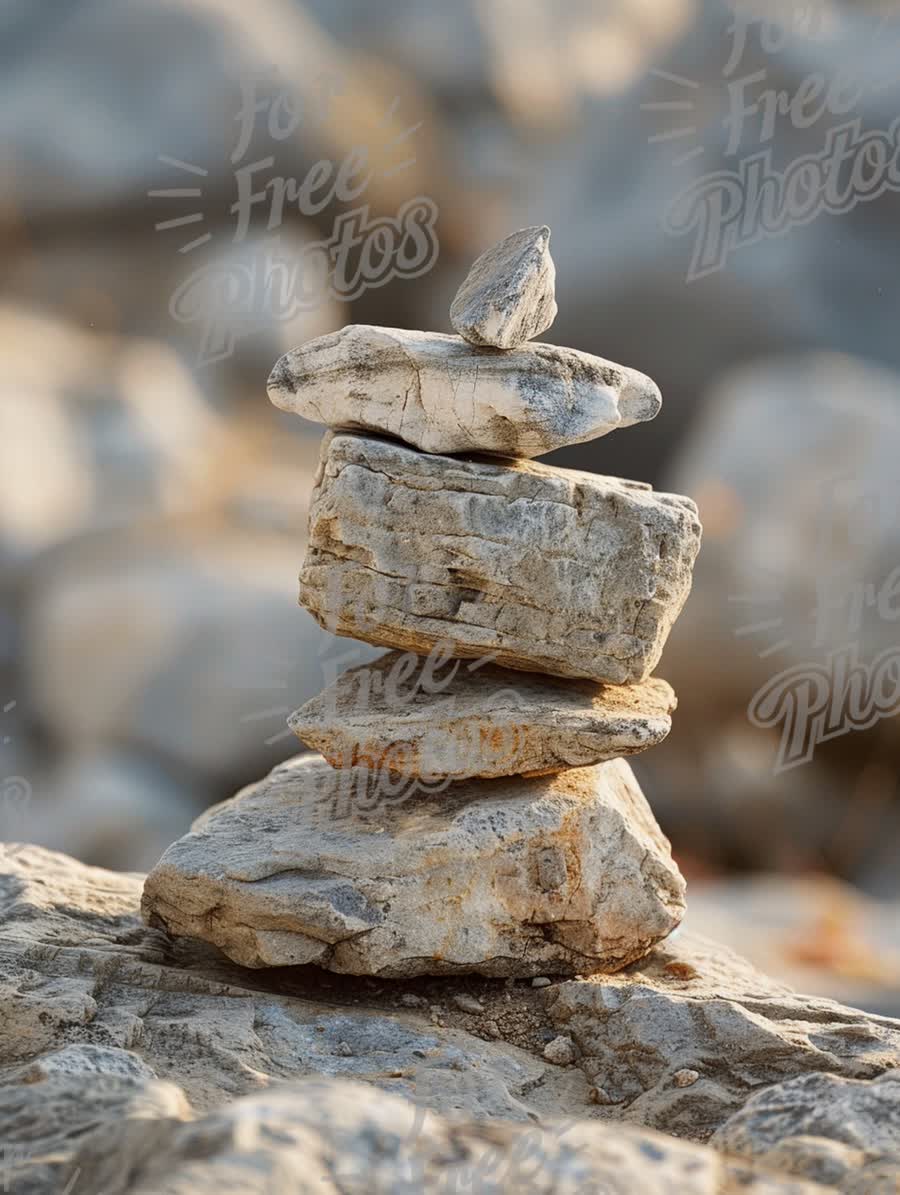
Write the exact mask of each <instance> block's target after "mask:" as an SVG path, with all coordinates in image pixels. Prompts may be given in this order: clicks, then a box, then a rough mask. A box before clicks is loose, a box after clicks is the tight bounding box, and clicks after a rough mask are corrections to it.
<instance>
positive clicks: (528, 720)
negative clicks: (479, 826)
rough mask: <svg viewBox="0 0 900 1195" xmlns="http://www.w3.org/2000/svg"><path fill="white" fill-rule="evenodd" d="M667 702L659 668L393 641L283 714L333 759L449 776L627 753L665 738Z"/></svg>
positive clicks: (541, 768)
mask: <svg viewBox="0 0 900 1195" xmlns="http://www.w3.org/2000/svg"><path fill="white" fill-rule="evenodd" d="M674 708H675V694H674V693H673V692H672V690H671V688H670V687H669V686H668V685H667V684H666V682H665V681H663V680H656V679H651V680H647V681H644V682H643V683H642V684H639V685H595V684H592V683H591V682H589V681H574V680H558V679H556V678H554V677H546V676H537V675H533V674H530V673H527V672H515V671H513V670H511V669H507V668H497V667H496V666H495V665H492V664H487V665H480V663H479V661H477V660H476V661H471V660H470V661H463V660H454V659H449V660H448V659H447V658H446V657H444V656H441V655H440V654H439V653H434V652H432V653H431V654H430V655H429V656H428V657H420V656H416V655H414V654H413V653H412V652H399V651H394V652H388V653H387V655H385V656H382V657H381V659H379V660H376V661H374V662H373V663H371V664H363V665H361V666H360V667H358V668H351V669H350V670H349V671H347V672H345V673H344V674H343V675H342V676H340V677H339V678H338V680H337V681H336V682H335V684H333V685H332V686H331V687H330V688H328V689H326V690H325V691H324V692H323V693H320V694H319V696H318V697H314V698H313V699H312V700H311V701H308V702H307V703H306V705H304V706H303V707H302V709H299V710H297V712H296V713H295V714H293V715H292V716H291V717H290V718H289V719H288V724H289V726H290V727H291V729H292V730H293V732H294V734H296V735H297V737H298V738H299V739H301V740H302V741H303V742H304V743H305V744H306V745H307V746H308V747H311V748H312V749H313V750H314V751H318V752H320V753H321V754H322V755H324V756H325V758H326V759H327V760H328V762H329V763H330V764H331V765H332V767H336V768H350V767H368V768H374V769H376V770H378V769H384V768H387V769H390V770H391V771H394V772H398V773H400V774H401V775H405V776H419V777H424V778H425V779H431V778H442V777H449V778H451V779H453V780H458V779H466V778H469V777H473V776H485V777H490V776H515V775H545V774H549V773H554V772H562V771H565V770H566V769H567V768H576V767H587V766H588V765H590V764H595V763H601V762H602V761H604V760H607V759H616V758H618V757H619V756H623V755H634V754H635V753H637V752H638V751H644V750H646V749H647V748H648V747H652V746H654V745H655V744H656V743H659V742H661V741H662V740H663V739H664V738H665V736H666V735H667V734H668V733H669V729H670V728H671V724H672V723H671V718H670V713H671V711H672V710H673V709H674Z"/></svg>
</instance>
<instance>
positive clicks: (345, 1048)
mask: <svg viewBox="0 0 900 1195" xmlns="http://www.w3.org/2000/svg"><path fill="white" fill-rule="evenodd" d="M337 1052H338V1053H339V1054H340V1055H341V1057H342V1058H352V1057H353V1050H352V1049H351V1048H350V1045H349V1044H348V1043H347V1042H345V1041H342V1042H340V1043H339V1044H338V1048H337Z"/></svg>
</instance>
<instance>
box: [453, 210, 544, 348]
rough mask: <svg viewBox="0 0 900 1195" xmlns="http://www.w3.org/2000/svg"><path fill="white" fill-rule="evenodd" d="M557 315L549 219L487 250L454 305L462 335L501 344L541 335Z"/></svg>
mask: <svg viewBox="0 0 900 1195" xmlns="http://www.w3.org/2000/svg"><path fill="white" fill-rule="evenodd" d="M556 315H557V306H556V266H555V265H554V264H553V258H552V257H551V256H550V229H549V228H548V227H547V226H546V224H545V225H544V226H543V227H539V228H523V229H521V230H520V231H519V232H514V233H513V234H512V236H508V237H506V239H505V240H502V241H501V242H500V243H499V244H498V245H494V246H493V247H492V248H490V249H488V250H487V252H486V253H482V255H481V257H479V258H478V260H477V261H476V262H475V264H474V265H473V266H472V268H471V270H470V271H469V274H468V277H467V278H466V280H465V282H463V284H462V286H461V287H460V288H459V290H458V291H457V294H456V298H455V299H454V300H453V304H452V306H451V308H450V322H451V323H452V324H453V327H454V328H455V329H456V331H457V332H458V333H459V334H460V336H462V337H463V338H464V339H465V340H468V341H469V343H470V344H478V345H484V346H493V347H494V348H498V349H514V348H518V346H519V345H520V344H525V342H526V341H528V340H533V339H534V338H535V336H540V334H541V333H542V332H546V331H547V329H548V328H549V327H550V325H551V324H552V323H553V321H554V320H555V319H556Z"/></svg>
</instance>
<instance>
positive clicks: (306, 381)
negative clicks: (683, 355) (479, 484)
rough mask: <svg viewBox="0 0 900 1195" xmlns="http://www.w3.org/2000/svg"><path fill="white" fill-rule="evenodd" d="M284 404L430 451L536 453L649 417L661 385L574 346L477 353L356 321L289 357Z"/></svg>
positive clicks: (281, 393) (277, 387) (282, 366)
mask: <svg viewBox="0 0 900 1195" xmlns="http://www.w3.org/2000/svg"><path fill="white" fill-rule="evenodd" d="M269 397H270V398H271V400H272V402H273V403H274V404H275V406H276V407H280V408H281V409H282V410H284V411H292V412H294V413H296V414H298V415H303V416H305V417H306V418H307V419H312V420H314V421H315V422H317V423H325V424H327V425H328V426H329V427H336V428H350V429H354V430H362V431H373V432H383V433H387V434H388V435H391V436H396V437H397V438H398V439H400V440H405V441H406V442H407V443H409V444H413V445H414V446H415V447H416V448H420V449H422V450H423V451H424V452H487V453H495V454H499V455H501V456H515V457H533V456H542V455H543V454H544V453H547V452H552V451H553V450H554V449H555V448H563V447H565V445H567V444H581V443H583V442H584V441H586V440H594V439H596V438H597V437H598V436H605V435H606V434H607V433H608V432H611V431H615V430H616V428H620V427H631V426H632V424H635V423H642V422H643V421H645V420H647V419H653V418H654V417H655V416H656V415H657V414H658V413H659V409H660V407H661V405H662V399H661V397H660V393H659V389H658V387H657V386H656V383H655V382H653V381H651V379H650V378H648V377H646V376H645V375H644V374H642V373H639V372H638V371H637V370H634V369H629V368H628V367H627V366H624V365H616V364H615V363H613V362H611V361H604V360H603V359H602V358H601V357H592V356H591V355H590V354H588V353H581V352H578V350H576V349H567V348H558V347H557V346H556V345H551V344H530V345H528V346H527V347H524V348H521V349H517V350H515V351H514V352H509V353H500V352H497V351H496V349H479V348H475V347H474V346H472V345H470V344H467V343H466V341H465V340H463V339H461V338H460V337H458V336H445V335H443V334H442V333H438V332H411V331H405V330H402V329H398V328H373V327H369V326H368V325H365V324H350V325H348V326H347V327H346V328H342V329H341V331H340V332H332V333H331V334H330V335H328V336H320V337H319V338H318V339H316V340H311V341H309V343H308V344H304V345H301V346H300V347H299V348H296V349H293V350H292V351H291V352H290V353H286V354H285V355H284V356H283V357H281V358H280V359H279V360H278V361H277V362H276V364H275V367H274V369H273V370H272V373H271V375H270V377H269Z"/></svg>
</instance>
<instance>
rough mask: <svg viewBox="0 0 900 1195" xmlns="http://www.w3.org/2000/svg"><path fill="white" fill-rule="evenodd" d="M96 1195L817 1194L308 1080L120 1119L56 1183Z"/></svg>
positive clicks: (667, 1156) (652, 1141)
mask: <svg viewBox="0 0 900 1195" xmlns="http://www.w3.org/2000/svg"><path fill="white" fill-rule="evenodd" d="M76 1174H77V1175H78V1176H79V1177H80V1179H81V1180H82V1181H84V1182H85V1185H86V1189H88V1190H91V1191H95V1190H97V1191H99V1190H102V1191H103V1192H104V1195H128V1193H129V1192H135V1195H137V1192H141V1193H142V1195H154V1193H158V1195H162V1193H163V1192H165V1195H205V1193H207V1192H210V1193H212V1192H221V1191H223V1190H233V1189H234V1187H233V1186H232V1183H233V1182H234V1181H235V1177H236V1175H238V1174H239V1175H240V1176H241V1182H240V1191H241V1192H242V1193H244V1195H269V1193H270V1192H273V1191H278V1192H281V1191H285V1192H286V1191H318V1192H323V1193H327V1192H335V1193H338V1192H340V1193H342V1195H348V1193H353V1195H356V1193H359V1195H362V1193H363V1192H365V1193H367V1195H368V1193H369V1192H371V1193H372V1195H396V1193H397V1192H436V1193H437V1192H448V1191H467V1190H468V1191H484V1192H496V1193H500V1192H509V1193H510V1195H512V1193H513V1192H516V1193H517V1192H521V1191H538V1192H546V1193H548V1195H549V1192H554V1193H557V1195H575V1193H576V1192H594V1193H596V1195H632V1193H633V1192H638V1191H639V1192H641V1195H671V1193H672V1192H676V1191H677V1192H678V1195H738V1193H739V1192H741V1193H743V1192H749V1193H750V1195H803V1193H804V1192H809V1193H810V1195H812V1193H813V1192H815V1191H817V1190H821V1188H819V1187H813V1186H810V1185H808V1184H806V1183H799V1182H792V1181H791V1180H789V1179H783V1178H781V1177H779V1176H777V1175H767V1174H766V1173H765V1172H763V1171H757V1170H754V1169H753V1168H752V1167H746V1166H740V1165H737V1164H734V1163H732V1162H728V1161H726V1160H724V1159H722V1158H721V1157H720V1156H718V1155H717V1154H716V1153H715V1152H714V1151H713V1150H705V1149H702V1148H700V1147H698V1146H696V1145H687V1144H685V1143H684V1142H681V1141H674V1140H672V1139H671V1138H666V1137H663V1136H661V1135H659V1134H655V1133H648V1132H646V1131H644V1132H641V1131H638V1130H635V1129H634V1128H628V1129H625V1130H624V1131H623V1130H621V1129H619V1128H618V1127H616V1128H608V1127H605V1128H600V1127H597V1126H593V1125H589V1124H572V1123H571V1122H570V1123H568V1124H566V1123H559V1124H548V1125H546V1126H531V1127H525V1126H522V1125H510V1124H502V1123H501V1124H495V1125H490V1126H486V1125H484V1124H477V1123H472V1122H471V1121H470V1122H466V1121H462V1122H459V1121H456V1122H454V1121H450V1120H446V1119H444V1118H442V1117H439V1116H435V1115H434V1114H433V1113H430V1112H427V1111H423V1110H422V1109H420V1108H416V1106H415V1105H414V1104H412V1103H410V1102H409V1101H407V1100H403V1099H400V1098H399V1097H397V1096H392V1095H384V1094H379V1093H376V1092H374V1091H372V1089H371V1088H368V1087H364V1086H363V1085H362V1084H358V1083H349V1082H346V1081H343V1082H336V1081H334V1080H307V1081H306V1082H304V1083H297V1084H288V1085H285V1086H283V1087H281V1088H279V1089H278V1090H277V1091H273V1092H268V1093H266V1094H259V1095H252V1096H246V1097H244V1098H243V1099H241V1100H237V1101H235V1102H234V1103H232V1104H230V1105H228V1106H227V1107H225V1108H223V1109H221V1110H220V1111H218V1112H215V1113H213V1114H212V1115H210V1116H207V1117H206V1118H205V1119H203V1120H200V1121H197V1122H194V1123H188V1124H185V1123H179V1121H178V1120H177V1119H175V1118H170V1119H168V1120H167V1121H163V1122H160V1121H157V1123H156V1124H154V1125H153V1126H152V1128H151V1130H150V1131H149V1132H148V1131H147V1130H146V1129H145V1131H144V1132H143V1133H135V1132H134V1127H133V1125H130V1124H129V1123H128V1122H127V1121H126V1122H125V1123H124V1124H122V1125H114V1126H112V1132H111V1134H110V1135H107V1136H106V1137H105V1138H104V1137H102V1136H101V1135H100V1134H99V1133H95V1134H93V1135H92V1136H91V1137H89V1138H88V1139H87V1140H86V1141H85V1142H84V1143H83V1144H82V1145H81V1147H80V1148H79V1150H78V1152H77V1154H76V1155H75V1157H74V1158H73V1160H72V1162H71V1164H70V1166H69V1167H68V1168H67V1170H66V1171H65V1173H64V1177H66V1178H68V1177H69V1176H74V1175H76Z"/></svg>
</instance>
